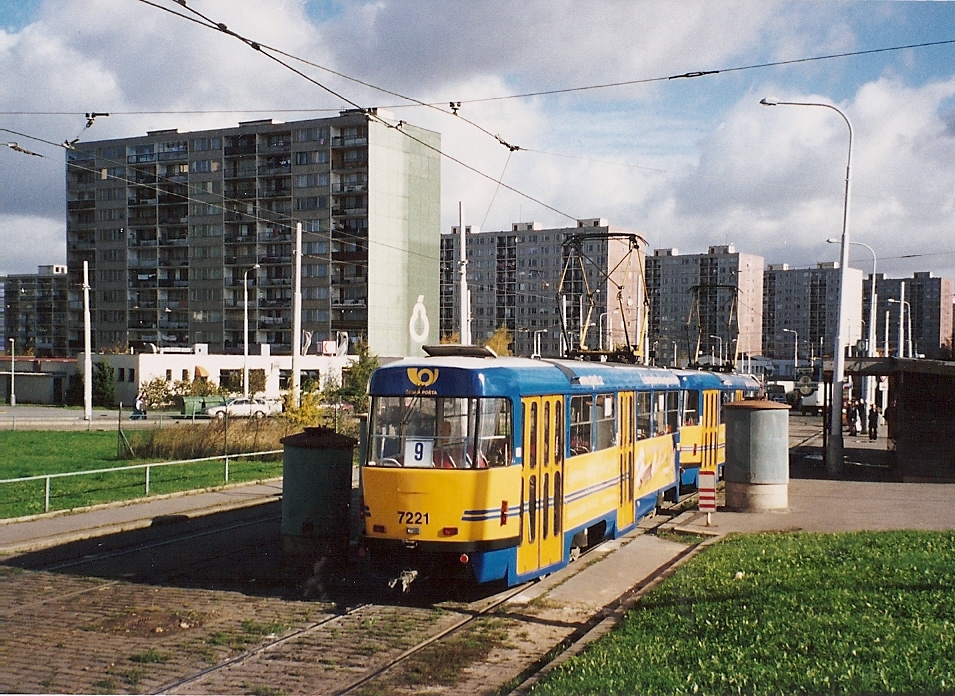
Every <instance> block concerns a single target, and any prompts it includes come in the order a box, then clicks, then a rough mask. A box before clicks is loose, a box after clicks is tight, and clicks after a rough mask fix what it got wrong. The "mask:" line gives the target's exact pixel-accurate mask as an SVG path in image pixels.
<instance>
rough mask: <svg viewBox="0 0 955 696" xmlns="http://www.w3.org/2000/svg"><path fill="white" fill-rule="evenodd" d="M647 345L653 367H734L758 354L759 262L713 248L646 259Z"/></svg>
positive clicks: (670, 251) (656, 253)
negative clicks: (712, 364) (741, 359)
mask: <svg viewBox="0 0 955 696" xmlns="http://www.w3.org/2000/svg"><path fill="white" fill-rule="evenodd" d="M647 294H648V296H649V301H650V326H649V341H650V345H651V346H652V345H653V344H654V343H656V345H657V356H658V357H657V360H656V362H657V364H666V365H670V364H671V363H673V362H674V355H675V356H676V358H675V362H676V363H677V364H678V365H681V366H682V365H686V364H689V363H693V362H695V361H700V362H709V361H711V360H714V361H717V362H732V361H733V358H734V355H735V356H743V355H749V356H753V355H759V354H760V353H761V351H762V330H761V329H762V316H763V257H762V256H756V255H754V254H746V253H742V252H737V251H736V249H735V248H734V247H733V246H732V245H725V246H711V247H709V249H708V250H707V253H705V254H680V253H679V251H678V250H676V249H656V250H654V252H653V256H650V257H647Z"/></svg>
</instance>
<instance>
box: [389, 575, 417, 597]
mask: <svg viewBox="0 0 955 696" xmlns="http://www.w3.org/2000/svg"><path fill="white" fill-rule="evenodd" d="M417 577H418V571H417V570H403V571H401V575H399V576H398V577H396V578H392V579H391V580H389V581H388V589H391V590H393V589H395V587H397V586H398V585H401V591H402V593H404V592H407V591H408V588H410V587H411V583H413V582H414V581H415V578H417Z"/></svg>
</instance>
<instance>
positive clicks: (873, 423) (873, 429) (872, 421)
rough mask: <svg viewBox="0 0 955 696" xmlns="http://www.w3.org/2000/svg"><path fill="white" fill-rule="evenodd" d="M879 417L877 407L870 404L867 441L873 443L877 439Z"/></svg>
mask: <svg viewBox="0 0 955 696" xmlns="http://www.w3.org/2000/svg"><path fill="white" fill-rule="evenodd" d="M881 415H882V414H881V413H879V407H878V406H876V405H875V404H872V408H870V409H869V440H871V441H873V442H874V441H875V439H876V438H878V437H879V418H880V417H881Z"/></svg>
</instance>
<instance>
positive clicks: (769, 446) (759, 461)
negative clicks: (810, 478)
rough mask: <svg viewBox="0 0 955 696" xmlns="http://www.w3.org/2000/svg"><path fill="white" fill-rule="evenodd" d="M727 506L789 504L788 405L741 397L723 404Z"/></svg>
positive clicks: (772, 507)
mask: <svg viewBox="0 0 955 696" xmlns="http://www.w3.org/2000/svg"><path fill="white" fill-rule="evenodd" d="M723 417H724V422H725V423H726V464H725V466H724V468H723V478H724V479H725V481H726V507H727V508H728V509H730V510H738V511H742V512H747V511H750V512H758V511H764V510H786V509H788V508H789V407H788V406H786V405H785V404H780V403H776V402H773V401H738V402H735V403H731V404H726V405H725V406H724V407H723Z"/></svg>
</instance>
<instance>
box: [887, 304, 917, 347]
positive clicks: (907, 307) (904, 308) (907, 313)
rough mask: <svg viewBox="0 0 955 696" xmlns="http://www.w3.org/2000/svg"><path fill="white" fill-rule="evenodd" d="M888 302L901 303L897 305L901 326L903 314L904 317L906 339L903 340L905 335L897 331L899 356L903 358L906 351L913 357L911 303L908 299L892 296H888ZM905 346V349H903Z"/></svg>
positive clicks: (900, 324)
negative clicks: (898, 298) (906, 331)
mask: <svg viewBox="0 0 955 696" xmlns="http://www.w3.org/2000/svg"><path fill="white" fill-rule="evenodd" d="M889 303H890V304H897V305H901V306H900V307H899V326H902V319H903V316H904V317H905V319H906V322H905V323H906V329H907V330H908V341H906V340H905V337H904V336H903V335H902V332H901V331H900V332H899V357H901V358H904V357H905V354H906V353H908V356H909V357H910V358H914V357H915V354H914V353H913V352H912V304H911V303H910V302H909V301H908V300H897V299H895V298H894V297H890V298H889ZM903 348H905V349H903Z"/></svg>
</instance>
